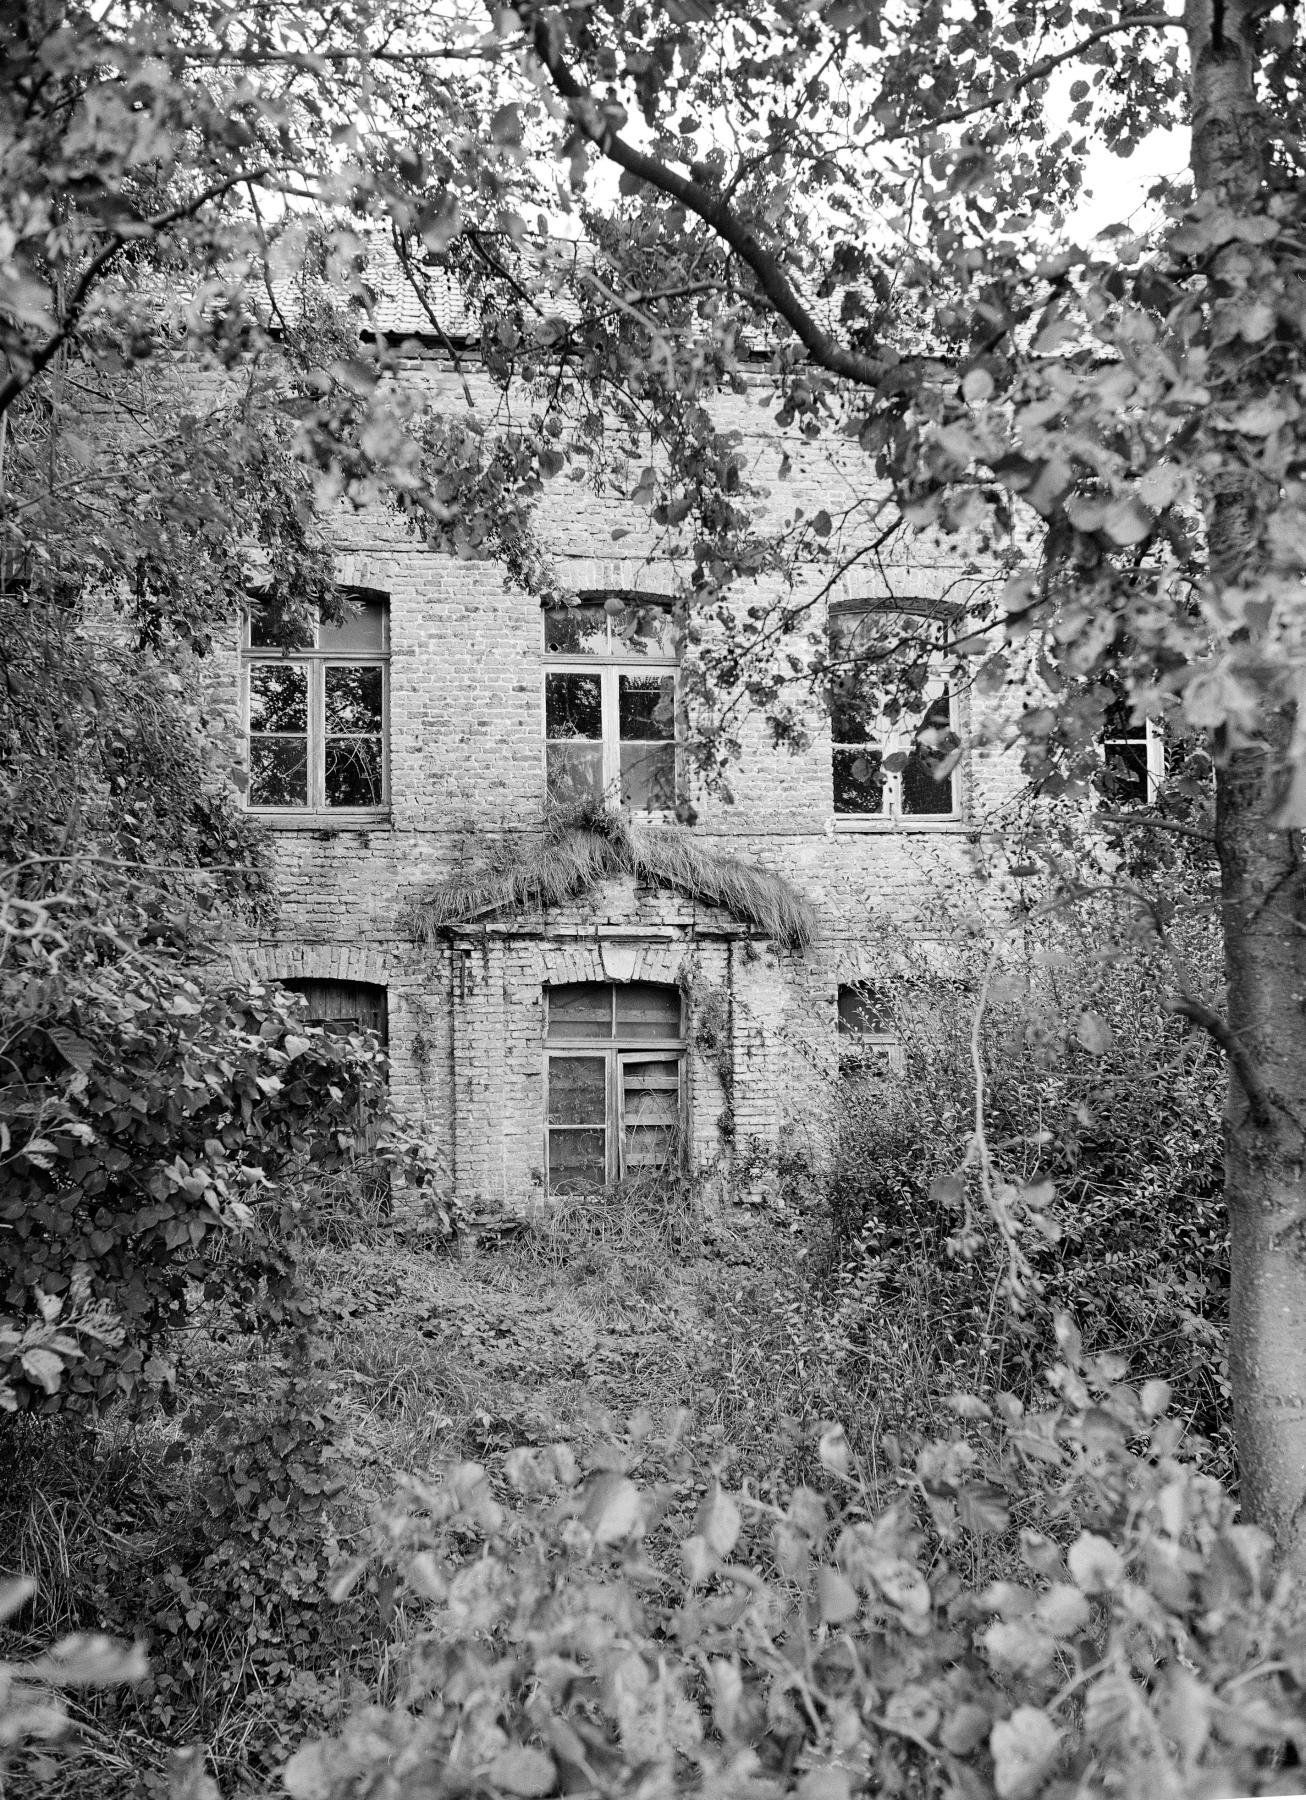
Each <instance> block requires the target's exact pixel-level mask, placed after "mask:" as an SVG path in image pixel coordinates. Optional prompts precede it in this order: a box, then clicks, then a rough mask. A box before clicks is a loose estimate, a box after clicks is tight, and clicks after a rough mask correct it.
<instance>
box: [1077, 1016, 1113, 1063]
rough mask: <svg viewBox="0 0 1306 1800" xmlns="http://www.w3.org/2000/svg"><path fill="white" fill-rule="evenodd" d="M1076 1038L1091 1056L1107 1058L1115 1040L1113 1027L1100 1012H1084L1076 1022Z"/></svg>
mask: <svg viewBox="0 0 1306 1800" xmlns="http://www.w3.org/2000/svg"><path fill="white" fill-rule="evenodd" d="M1075 1036H1076V1037H1077V1038H1078V1039H1079V1041H1080V1043H1081V1044H1082V1045H1083V1046H1084V1048H1085V1050H1087V1051H1088V1053H1089V1055H1090V1056H1105V1055H1107V1053H1108V1052H1109V1050H1110V1049H1111V1046H1112V1044H1113V1043H1114V1042H1115V1038H1114V1037H1113V1036H1112V1032H1111V1027H1110V1026H1109V1025H1108V1024H1107V1022H1106V1020H1105V1019H1104V1018H1103V1017H1102V1015H1101V1013H1099V1012H1092V1011H1089V1012H1082V1013H1080V1015H1079V1018H1078V1019H1077V1020H1076V1022H1075Z"/></svg>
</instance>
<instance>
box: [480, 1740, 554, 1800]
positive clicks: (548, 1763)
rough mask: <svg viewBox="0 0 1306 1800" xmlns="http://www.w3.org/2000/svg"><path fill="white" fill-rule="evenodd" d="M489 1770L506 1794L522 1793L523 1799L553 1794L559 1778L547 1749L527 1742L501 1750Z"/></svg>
mask: <svg viewBox="0 0 1306 1800" xmlns="http://www.w3.org/2000/svg"><path fill="white" fill-rule="evenodd" d="M486 1773H487V1775H488V1777H489V1779H490V1780H491V1781H492V1782H493V1783H494V1785H495V1786H496V1787H499V1788H502V1789H503V1791H504V1793H505V1794H514V1795H520V1796H522V1800H538V1796H540V1795H543V1794H549V1793H552V1791H553V1784H554V1782H555V1781H556V1780H557V1777H558V1771H557V1769H556V1767H555V1766H554V1762H553V1758H552V1757H551V1756H550V1755H549V1754H548V1753H547V1751H544V1750H537V1749H535V1748H534V1747H533V1746H531V1745H527V1744H518V1745H514V1746H513V1748H512V1749H511V1750H502V1751H500V1753H499V1755H498V1756H496V1757H495V1759H494V1761H493V1762H492V1763H491V1764H490V1766H489V1768H488V1770H487V1771H486Z"/></svg>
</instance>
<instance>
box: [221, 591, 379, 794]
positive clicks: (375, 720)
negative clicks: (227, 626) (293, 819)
mask: <svg viewBox="0 0 1306 1800" xmlns="http://www.w3.org/2000/svg"><path fill="white" fill-rule="evenodd" d="M389 626H390V620H389V604H388V602H387V600H386V599H385V597H384V596H383V595H379V594H376V593H374V592H371V591H370V590H369V591H367V592H363V593H353V594H351V595H349V596H348V598H347V613H346V616H345V618H344V619H343V620H342V621H341V622H340V623H339V624H334V625H333V624H329V623H327V622H326V621H325V620H319V621H318V622H317V623H316V624H314V625H313V626H312V627H311V628H310V630H309V633H308V635H307V637H306V639H305V641H304V642H302V643H296V644H293V645H285V644H279V643H273V642H272V641H271V639H270V634H269V633H268V632H267V630H266V629H265V627H264V626H263V623H262V621H261V619H260V617H259V615H258V613H257V612H251V615H250V618H249V621H248V626H247V633H246V644H245V652H244V663H245V670H244V673H245V692H246V705H247V709H248V710H247V713H246V721H247V729H248V735H249V790H248V794H247V796H246V803H247V805H248V806H250V807H252V808H261V809H267V810H275V811H303V812H348V811H359V810H363V809H375V808H379V807H383V806H386V805H388V803H389V796H390V781H389V767H388V763H389V755H388V747H387V726H388V718H389V701H390V695H389V664H390V630H389Z"/></svg>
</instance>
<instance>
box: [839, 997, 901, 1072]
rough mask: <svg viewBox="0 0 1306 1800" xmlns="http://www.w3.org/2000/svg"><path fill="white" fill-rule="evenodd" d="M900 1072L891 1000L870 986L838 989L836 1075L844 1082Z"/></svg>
mask: <svg viewBox="0 0 1306 1800" xmlns="http://www.w3.org/2000/svg"><path fill="white" fill-rule="evenodd" d="M902 1068H903V1050H902V1040H901V1038H900V1037H899V1035H898V1028H897V1022H896V1019H895V1017H894V1011H893V1006H892V1003H891V1000H890V996H889V995H888V993H887V992H886V991H885V990H884V988H882V987H878V986H876V985H875V984H874V983H872V982H866V981H858V982H849V983H848V984H847V985H846V986H843V985H841V986H840V988H839V1073H840V1074H841V1075H843V1076H844V1077H845V1078H847V1077H854V1078H856V1077H862V1076H866V1075H888V1074H899V1073H900V1072H901V1070H902Z"/></svg>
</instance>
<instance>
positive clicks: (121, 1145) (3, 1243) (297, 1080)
mask: <svg viewBox="0 0 1306 1800" xmlns="http://www.w3.org/2000/svg"><path fill="white" fill-rule="evenodd" d="M165 900H167V901H168V903H169V905H171V904H173V903H175V896H174V897H172V899H171V900H169V897H168V896H166V895H163V896H161V895H160V891H159V890H158V889H156V888H154V887H152V886H150V885H148V884H142V883H140V882H137V881H133V880H131V879H123V878H121V877H116V878H113V879H106V878H102V876H100V875H99V874H98V873H97V875H96V877H95V878H94V879H86V880H80V881H79V880H78V879H77V878H76V872H74V873H73V878H72V879H70V881H69V883H68V885H67V887H66V889H65V890H64V891H63V893H62V894H61V895H59V896H53V895H50V894H45V895H43V897H42V898H41V900H40V901H39V902H38V901H32V902H22V901H18V900H16V899H14V898H13V897H10V898H9V899H8V901H7V902H6V904H7V906H8V908H9V912H10V914H11V915H12V916H13V917H14V918H17V919H20V920H23V921H25V922H26V925H25V929H24V931H23V932H22V933H21V934H16V935H15V936H13V937H11V938H10V939H9V940H8V941H7V943H8V947H7V948H6V949H5V950H4V952H3V955H0V1017H3V1018H4V1021H5V1023H4V1027H3V1053H4V1054H3V1063H2V1064H0V1144H2V1145H3V1156H4V1165H5V1166H4V1188H3V1193H2V1194H0V1315H3V1317H0V1332H3V1333H5V1335H4V1336H0V1353H2V1352H3V1350H4V1347H5V1345H6V1342H7V1344H8V1355H7V1357H6V1359H5V1361H4V1363H3V1365H0V1401H2V1402H3V1404H4V1405H6V1406H8V1407H9V1408H10V1409H13V1408H15V1407H17V1408H20V1409H24V1410H35V1411H38V1412H43V1413H50V1412H54V1411H57V1410H67V1409H81V1410H87V1409H90V1408H94V1407H98V1406H103V1405H104V1404H105V1403H106V1402H107V1401H109V1400H112V1399H117V1398H124V1397H125V1398H129V1399H137V1398H139V1397H141V1396H142V1395H143V1394H146V1393H149V1392H152V1391H159V1390H161V1389H165V1388H167V1387H169V1386H170V1385H171V1384H172V1382H173V1380H174V1378H175V1369H174V1365H173V1362H172V1359H171V1356H170V1354H169V1351H168V1349H167V1347H166V1345H165V1343H164V1334H165V1333H166V1332H167V1331H168V1329H169V1328H172V1327H176V1326H178V1325H180V1324H182V1323H183V1322H184V1320H185V1318H186V1316H187V1314H188V1311H189V1310H191V1309H192V1308H193V1306H194V1305H195V1303H196V1302H197V1300H200V1299H203V1298H208V1299H219V1298H220V1299H221V1300H222V1302H223V1304H224V1305H225V1306H226V1307H227V1308H228V1309H229V1311H230V1313H231V1315H232V1317H233V1319H234V1320H235V1322H236V1323H237V1325H238V1326H239V1327H241V1328H244V1329H249V1328H252V1327H253V1326H254V1325H255V1324H259V1325H261V1326H263V1327H269V1326H275V1325H280V1324H284V1323H290V1324H299V1323H302V1322H303V1318H304V1303H303V1300H302V1296H300V1295H299V1294H298V1292H297V1287H296V1282H295V1273H294V1257H293V1234H294V1228H295V1226H296V1224H297V1222H298V1221H299V1220H300V1219H301V1218H302V1213H303V1203H302V1201H301V1195H303V1194H304V1193H305V1192H306V1189H307V1185H308V1183H309V1180H310V1178H311V1177H312V1176H313V1175H314V1174H324V1173H329V1172H330V1171H331V1170H332V1169H334V1168H338V1167H340V1166H341V1165H342V1164H346V1163H349V1162H350V1161H351V1160H352V1157H353V1153H354V1150H355V1147H356V1146H357V1145H358V1143H359V1142H360V1141H361V1140H362V1138H363V1137H364V1136H365V1135H366V1134H367V1132H368V1131H369V1129H370V1125H371V1121H372V1120H373V1119H375V1118H376V1117H378V1116H379V1114H380V1113H381V1111H382V1109H383V1107H384V1103H385V1083H384V1061H383V1058H382V1055H381V1052H380V1050H379V1047H377V1046H376V1044H375V1042H374V1040H371V1039H369V1038H365V1037H363V1036H356V1037H348V1038H342V1037H337V1036H332V1035H330V1034H327V1033H325V1032H322V1031H318V1030H314V1029H312V1028H310V1027H308V1026H306V1025H305V1024H304V1023H303V1022H302V1018H301V1016H300V1015H299V1014H298V1013H297V1012H296V1011H294V1010H293V1008H289V1009H288V1008H287V1007H285V1006H283V1005H282V1004H280V1003H279V1002H278V1000H277V998H276V996H275V995H274V994H273V993H270V992H269V991H268V990H266V989H263V988H259V987H256V986H251V985H248V984H247V985H245V986H240V985H239V984H233V983H231V982H222V981H219V980H213V981H202V980H200V979H198V978H196V977H195V976H193V975H192V974H190V973H188V971H187V968H186V966H185V963H186V961H188V960H189V958H190V957H192V956H193V955H194V954H195V951H196V944H195V941H194V937H193V934H191V933H190V932H189V931H188V930H187V931H183V930H182V929H181V925H180V923H178V925H177V929H176V932H175V938H176V941H175V942H172V941H168V940H167V938H166V930H170V929H171V926H169V925H168V912H167V908H166V907H165V905H164V901H165ZM156 914H159V915H160V916H161V918H162V921H163V922H162V924H161V925H160V931H161V932H163V933H164V937H163V938H161V939H160V940H159V941H155V942H153V943H150V937H149V932H150V921H151V919H153V918H154V917H155V915H156ZM165 928H166V929H165ZM147 943H150V947H149V948H148V949H145V948H143V946H144V945H146V944H147ZM78 1284H79V1285H78ZM75 1287H76V1292H77V1293H78V1294H80V1295H81V1296H82V1298H83V1299H85V1300H87V1301H89V1302H91V1303H94V1304H95V1305H97V1306H98V1307H99V1308H100V1312H99V1314H97V1315H96V1317H97V1318H99V1319H100V1321H101V1323H103V1322H104V1318H105V1316H107V1312H108V1311H109V1310H111V1312H112V1314H113V1316H114V1318H115V1319H116V1332H115V1331H114V1330H113V1329H110V1331H109V1333H108V1335H106V1334H105V1332H104V1331H103V1330H101V1331H99V1332H98V1333H97V1332H96V1331H94V1330H93V1329H91V1328H90V1327H89V1326H88V1324H87V1322H86V1320H85V1319H83V1320H82V1322H81V1324H80V1327H78V1326H75V1325H74V1324H73V1323H71V1322H69V1321H65V1327H64V1329H63V1331H62V1332H61V1333H55V1334H53V1335H48V1336H47V1339H46V1340H44V1341H42V1342H33V1341H31V1336H30V1333H31V1330H32V1328H33V1326H37V1325H42V1324H46V1325H49V1324H57V1323H58V1322H59V1321H58V1315H57V1309H59V1308H62V1307H63V1306H64V1302H65V1297H67V1296H72V1295H73V1294H74V1290H75ZM5 1378H7V1379H5Z"/></svg>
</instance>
